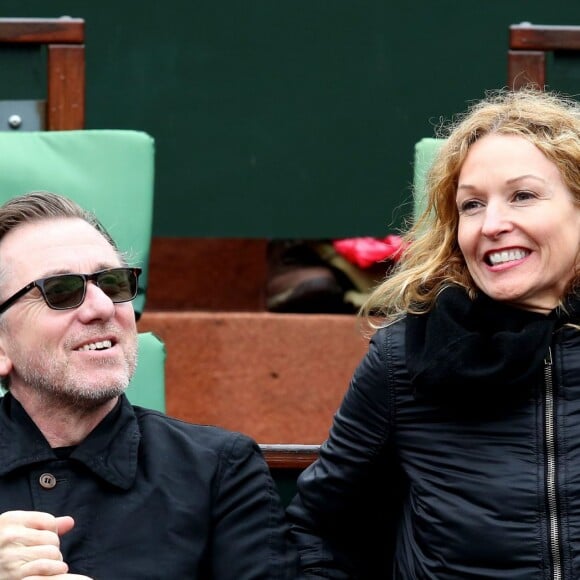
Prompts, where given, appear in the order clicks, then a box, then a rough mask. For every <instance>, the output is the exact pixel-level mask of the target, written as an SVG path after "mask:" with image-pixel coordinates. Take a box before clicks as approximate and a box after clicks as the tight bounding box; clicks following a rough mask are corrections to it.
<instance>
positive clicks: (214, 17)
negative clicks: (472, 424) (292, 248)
mask: <svg viewBox="0 0 580 580" xmlns="http://www.w3.org/2000/svg"><path fill="white" fill-rule="evenodd" d="M63 14H66V15H70V16H73V17H79V18H84V19H85V20H86V37H87V40H86V46H87V71H86V72H87V128H89V129H100V128H129V129H140V130H144V131H147V132H148V133H150V134H151V135H152V136H153V137H155V140H156V144H157V177H156V179H157V181H156V204H155V218H154V219H155V221H154V233H155V235H160V236H204V237H205V236H210V237H213V236H220V237H221V236H223V237H258V238H260V237H312V238H316V237H341V236H352V235H385V234H387V233H390V232H392V231H393V229H394V228H395V227H396V226H399V225H401V224H402V221H401V220H402V219H403V217H404V216H405V214H406V213H408V212H409V211H410V209H411V204H410V202H409V199H410V194H411V192H410V181H411V178H412V170H411V169H412V168H411V162H412V156H413V145H414V143H415V142H416V141H417V140H418V139H420V138H421V137H423V136H430V135H432V134H433V126H434V125H436V124H437V123H438V122H439V119H440V117H442V116H443V117H449V116H450V115H451V114H452V113H454V112H456V111H460V110H462V109H463V108H464V107H465V103H466V101H468V100H472V99H476V98H479V97H480V96H482V95H483V92H484V90H485V89H491V88H495V87H499V86H502V85H503V84H504V83H505V80H506V68H507V59H506V51H507V42H508V27H509V25H510V24H513V23H517V22H521V21H523V20H527V21H531V22H534V23H541V24H580V3H579V2H573V1H571V0H556V1H554V0H553V1H551V2H545V1H543V0H542V1H540V0H509V1H506V0H486V1H485V2H481V1H479V2H474V1H469V0H455V1H451V0H441V1H438V2H433V1H432V0H429V1H426V0H416V1H415V2H400V3H398V4H396V3H395V2H393V1H392V0H349V1H347V0H292V1H276V0H243V1H240V0H234V1H229V2H227V1H219V0H212V1H208V2H195V1H193V2H192V1H183V0H167V1H165V2H157V1H155V2H154V1H149V2H127V1H125V2H124V1H122V0H116V1H111V0H101V1H96V0H92V1H90V2H89V1H86V0H85V1H79V0H51V1H50V2H46V0H35V1H32V0H30V1H29V0H2V1H1V2H0V16H38V17H58V16H61V15H63ZM30 68H31V70H32V72H33V73H34V74H37V71H36V69H35V68H34V67H30ZM7 70H8V73H6V71H4V72H3V74H2V77H3V81H4V82H3V85H5V86H4V88H3V89H1V90H0V98H9V97H4V96H2V91H6V90H7V91H8V93H9V92H10V91H9V87H10V86H11V85H12V84H13V83H12V82H11V78H10V77H13V75H14V74H18V73H14V72H13V70H14V67H12V68H10V67H8V69H7ZM577 78H580V77H577ZM570 85H571V87H572V90H576V92H580V91H579V90H577V89H576V88H575V87H576V82H575V80H574V78H572V79H570ZM578 88H580V83H578ZM10 98H13V97H12V96H10Z"/></svg>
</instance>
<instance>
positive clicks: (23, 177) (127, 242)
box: [0, 129, 154, 314]
mask: <svg viewBox="0 0 580 580" xmlns="http://www.w3.org/2000/svg"><path fill="white" fill-rule="evenodd" d="M0 183H1V189H0V203H2V202H4V201H5V200H7V199H9V198H11V197H14V196H16V195H20V194H23V193H26V192H29V191H33V190H45V191H53V192H55V193H60V194H63V195H66V196H67V197H70V198H72V199H74V200H75V201H77V202H78V203H80V205H82V206H83V207H85V208H86V209H89V210H91V211H93V212H94V213H95V214H96V215H97V217H98V218H99V220H101V222H102V223H103V225H104V226H105V227H106V228H107V230H108V231H109V233H110V234H111V236H112V237H113V239H114V240H115V241H116V242H117V244H118V245H119V248H120V249H121V251H123V252H126V253H127V255H128V259H129V262H130V264H131V265H135V266H137V265H138V266H141V267H142V268H143V274H142V275H141V280H140V283H139V291H138V295H137V298H136V299H135V301H134V303H133V305H134V307H135V311H136V312H137V313H138V314H141V313H142V312H143V309H144V307H145V298H146V289H147V278H148V263H149V251H150V245H151V235H152V225H153V194H154V186H153V183H154V140H153V138H152V137H151V136H149V135H148V134H146V133H143V132H141V131H130V130H113V129H112V130H94V131H89V130H84V131H80V130H79V131H29V132H14V131H13V132H5V131H0Z"/></svg>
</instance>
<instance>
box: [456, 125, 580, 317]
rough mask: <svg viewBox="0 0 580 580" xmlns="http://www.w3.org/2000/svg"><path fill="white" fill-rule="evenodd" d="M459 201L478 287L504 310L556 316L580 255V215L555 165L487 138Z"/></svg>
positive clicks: (523, 146)
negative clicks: (503, 304)
mask: <svg viewBox="0 0 580 580" xmlns="http://www.w3.org/2000/svg"><path fill="white" fill-rule="evenodd" d="M456 201H457V209H458V211H459V224H458V242H459V247H460V248H461V251H462V253H463V256H464V258H465V261H466V263H467V268H468V269H469V272H470V274H471V276H472V277H473V280H474V281H475V283H476V285H477V286H478V287H479V288H480V289H481V290H482V291H483V292H485V294H487V295H488V296H490V297H491V298H494V299H496V300H500V301H502V302H507V303H510V304H513V305H515V306H518V307H521V308H525V309H528V310H535V311H539V312H544V311H550V310H552V309H553V308H554V307H555V306H556V305H557V304H558V301H559V300H560V298H561V297H562V296H563V293H564V292H565V290H566V287H567V285H568V283H569V282H570V280H571V279H572V278H573V276H574V275H575V273H576V267H577V264H578V261H579V250H580V209H579V208H578V207H577V206H576V205H575V204H574V198H573V195H572V192H571V191H570V190H569V189H568V187H566V185H565V184H564V182H563V180H562V177H561V175H560V172H559V171H558V169H557V167H556V165H555V164H554V163H552V162H551V161H549V160H548V159H547V157H545V156H544V154H543V153H542V152H541V151H540V150H539V149H538V148H537V147H536V146H535V145H533V144H532V143H530V142H529V141H527V140H526V139H524V138H523V137H518V136H512V135H499V134H490V135H486V136H485V137H482V138H481V139H480V140H478V141H476V142H475V143H474V144H473V145H472V146H471V148H470V150H469V153H468V154H467V157H466V159H465V162H464V163H463V166H462V168H461V172H460V174H459V183H458V187H457V194H456Z"/></svg>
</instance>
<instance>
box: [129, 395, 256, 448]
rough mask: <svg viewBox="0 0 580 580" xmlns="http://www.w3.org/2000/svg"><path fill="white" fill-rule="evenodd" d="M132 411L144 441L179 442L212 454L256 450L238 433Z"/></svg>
mask: <svg viewBox="0 0 580 580" xmlns="http://www.w3.org/2000/svg"><path fill="white" fill-rule="evenodd" d="M133 410H134V412H135V416H136V417H137V422H138V424H139V428H140V430H141V434H142V437H143V438H144V439H145V440H151V439H154V440H157V441H160V440H162V441H166V442H170V441H173V442H174V443H178V442H179V441H181V442H182V444H188V445H190V446H193V447H195V448H196V449H202V448H203V449H207V450H209V449H212V450H214V451H216V452H222V451H223V450H224V449H230V450H233V449H234V448H240V447H242V448H246V449H249V448H252V447H256V443H255V441H254V440H253V439H252V438H251V437H249V436H248V435H245V434H244V433H240V432H238V431H232V430H230V429H226V428H224V427H220V426H218V425H205V424H200V423H191V422H189V421H184V420H182V419H178V418H175V417H171V416H169V415H166V414H164V413H162V412H160V411H156V410H153V409H147V408H145V407H137V406H133Z"/></svg>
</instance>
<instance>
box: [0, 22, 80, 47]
mask: <svg viewBox="0 0 580 580" xmlns="http://www.w3.org/2000/svg"><path fill="white" fill-rule="evenodd" d="M84 38H85V22H84V20H83V19H82V18H0V42H28V43H36V44H49V43H62V44H66V43H83V42H84Z"/></svg>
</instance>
